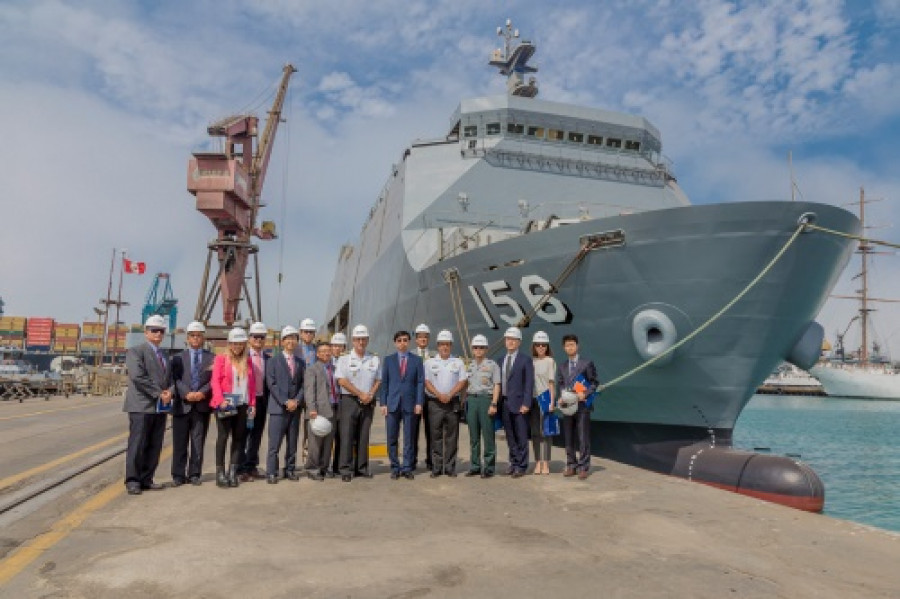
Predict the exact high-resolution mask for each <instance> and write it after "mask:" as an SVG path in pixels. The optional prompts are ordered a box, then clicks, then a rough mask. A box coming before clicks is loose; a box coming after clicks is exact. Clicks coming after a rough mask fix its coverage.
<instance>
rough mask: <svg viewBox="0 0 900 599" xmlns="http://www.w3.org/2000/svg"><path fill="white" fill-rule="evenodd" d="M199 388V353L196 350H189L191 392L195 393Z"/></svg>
mask: <svg viewBox="0 0 900 599" xmlns="http://www.w3.org/2000/svg"><path fill="white" fill-rule="evenodd" d="M199 388H200V352H199V351H198V350H196V349H192V350H191V390H192V391H196V390H197V389H199Z"/></svg>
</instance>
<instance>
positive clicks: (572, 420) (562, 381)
mask: <svg viewBox="0 0 900 599" xmlns="http://www.w3.org/2000/svg"><path fill="white" fill-rule="evenodd" d="M562 344H563V350H564V351H565V352H566V361H565V362H560V363H559V365H558V366H557V367H556V388H557V389H560V392H562V390H567V391H574V392H575V395H576V396H577V397H578V409H577V410H576V411H575V413H574V414H572V415H571V416H563V421H562V429H563V439H565V443H566V469H565V471H564V472H563V476H575V475H576V474H577V475H578V478H579V479H581V480H584V479H586V478H587V477H588V476H589V475H590V472H591V410H592V409H593V408H594V404H593V399H594V393H595V392H596V390H597V389H598V387H599V382H598V381H597V368H596V367H595V366H594V362H593V361H592V360H588V359H586V358H582V357H581V356H579V355H578V336H577V335H573V334H568V335H563V338H562Z"/></svg>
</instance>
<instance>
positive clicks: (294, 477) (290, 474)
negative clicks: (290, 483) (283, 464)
mask: <svg viewBox="0 0 900 599" xmlns="http://www.w3.org/2000/svg"><path fill="white" fill-rule="evenodd" d="M284 477H285V478H286V479H288V480H300V475H299V474H297V473H296V472H286V473H285V475H284Z"/></svg>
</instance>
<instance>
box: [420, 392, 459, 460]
mask: <svg viewBox="0 0 900 599" xmlns="http://www.w3.org/2000/svg"><path fill="white" fill-rule="evenodd" d="M425 411H426V413H427V414H428V425H429V427H430V428H429V430H428V433H429V437H431V471H432V472H438V473H443V474H452V473H453V472H455V471H456V453H457V450H458V449H459V398H458V397H454V398H453V399H451V400H450V403H441V402H439V401H438V400H436V399H433V398H431V397H429V398H428V400H427V402H426V405H425Z"/></svg>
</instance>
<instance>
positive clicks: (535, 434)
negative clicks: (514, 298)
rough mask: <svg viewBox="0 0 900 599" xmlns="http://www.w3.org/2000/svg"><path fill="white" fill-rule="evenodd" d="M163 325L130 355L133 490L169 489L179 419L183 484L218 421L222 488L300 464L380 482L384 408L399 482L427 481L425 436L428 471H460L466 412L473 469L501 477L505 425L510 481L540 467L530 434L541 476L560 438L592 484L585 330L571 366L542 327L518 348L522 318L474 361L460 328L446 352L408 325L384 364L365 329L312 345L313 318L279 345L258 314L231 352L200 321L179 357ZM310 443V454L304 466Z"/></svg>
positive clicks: (574, 471)
mask: <svg viewBox="0 0 900 599" xmlns="http://www.w3.org/2000/svg"><path fill="white" fill-rule="evenodd" d="M165 331H166V324H165V320H164V319H163V318H162V317H161V316H150V317H149V318H148V319H147V321H146V322H145V323H144V335H145V337H146V342H145V343H143V344H141V345H139V346H136V347H133V348H130V349H129V350H128V352H127V354H126V367H127V369H128V378H129V384H128V389H127V391H126V394H125V406H124V411H125V412H127V413H128V416H129V436H128V448H127V454H126V471H125V485H126V488H127V491H128V493H129V494H132V495H138V494H140V493H142V492H143V491H144V490H150V489H161V488H163V485H161V484H159V483H157V482H156V481H155V480H154V476H155V472H156V468H157V466H158V464H159V457H160V452H161V449H162V444H163V438H164V435H165V429H166V422H167V418H168V415H169V414H171V415H172V448H173V454H172V484H173V485H174V486H181V485H183V484H186V483H191V484H193V485H200V484H201V483H202V480H201V473H202V470H203V450H204V446H205V444H206V437H207V433H208V430H209V424H210V420H211V419H213V418H214V419H215V421H216V428H217V437H216V455H215V461H216V484H217V485H218V486H220V487H222V488H229V487H236V486H238V485H239V484H240V483H241V482H250V481H253V480H256V479H265V480H266V481H267V482H268V483H270V484H277V483H278V481H279V480H280V479H282V480H283V479H288V480H298V479H299V478H300V474H299V471H300V470H301V469H302V470H305V471H306V474H307V476H308V477H309V478H311V479H314V480H324V479H325V478H335V477H340V479H341V480H342V481H344V482H351V481H352V480H353V479H354V478H356V477H366V478H371V476H372V472H371V468H370V465H369V431H370V429H371V426H372V421H373V418H374V415H375V410H376V407H380V412H381V415H382V416H383V417H384V418H385V428H386V432H387V449H388V458H389V460H390V469H391V478H392V479H399V478H407V479H413V478H414V477H415V471H416V469H417V467H418V457H419V439H420V436H424V438H425V466H426V467H427V469H428V471H429V473H430V476H431V477H432V478H435V477H438V476H451V477H455V476H457V471H456V470H457V455H458V438H459V426H460V422H461V420H464V421H465V422H466V423H467V425H468V427H469V434H470V466H469V470H468V471H467V472H466V476H480V477H482V478H490V477H492V476H494V474H495V469H496V461H497V460H496V458H497V446H496V441H495V433H496V431H497V430H498V429H499V428H501V427H502V428H503V429H504V430H505V433H506V440H507V444H508V446H509V470H508V472H507V474H509V475H510V476H511V477H513V478H519V477H522V476H523V475H525V473H526V472H527V470H528V464H529V448H528V442H529V439H531V441H532V444H533V449H534V460H535V468H534V470H533V473H534V474H550V446H551V443H552V437H553V436H554V435H557V434H562V435H563V438H564V441H565V448H566V467H565V470H564V472H563V475H564V476H567V477H570V476H577V477H578V478H580V479H585V478H587V477H588V476H589V474H590V459H591V445H590V412H591V410H592V408H593V399H594V397H595V396H596V395H597V393H598V391H599V387H600V385H599V383H598V380H597V371H596V368H595V366H594V363H593V362H592V361H591V360H590V359H588V358H585V357H584V356H581V355H579V353H578V337H577V336H576V335H574V334H567V335H565V336H563V338H562V349H563V351H564V352H565V361H564V362H561V363H560V364H559V365H557V363H556V362H555V360H554V358H553V356H552V354H553V352H552V349H551V347H550V340H549V336H548V335H547V334H546V333H545V332H543V331H538V332H537V333H535V334H534V337H533V339H532V349H531V356H528V355H526V354H525V353H524V352H522V351H520V346H521V344H522V332H521V330H520V329H519V328H516V327H510V328H509V329H507V330H506V332H505V334H504V337H503V341H504V345H505V353H503V355H502V357H501V358H500V360H499V363H498V362H495V361H493V360H491V359H490V358H488V357H487V356H486V354H487V351H488V341H487V339H486V338H485V336H484V335H476V336H475V337H474V338H473V339H472V341H471V349H472V354H473V356H474V358H473V359H472V360H471V361H469V363H468V364H466V363H465V362H464V361H463V360H462V359H460V358H458V357H455V356H453V355H452V352H453V343H454V340H453V334H452V333H451V332H450V331H447V330H443V331H440V332H439V333H438V334H437V336H436V345H437V351H436V352H434V351H432V350H430V349H429V344H430V340H431V331H430V329H429V327H428V326H427V325H424V324H421V325H419V326H418V327H416V329H415V332H414V334H413V335H410V333H409V332H407V331H397V332H396V333H395V334H394V338H393V341H394V346H395V348H396V352H394V353H391V354H390V355H388V356H386V357H385V358H384V359H380V358H379V357H378V356H377V355H375V354H373V353H371V352H369V351H368V350H367V347H368V344H369V332H368V329H367V328H366V327H365V326H364V325H357V326H355V327H354V328H353V330H352V333H351V347H350V348H349V350H348V348H347V339H346V337H345V335H343V334H342V333H335V334H334V335H333V336H332V337H331V339H330V341H324V340H321V341H318V342H314V339H315V331H316V326H315V322H314V321H313V320H312V319H309V318H307V319H304V320H303V321H302V322H301V323H300V327H299V329H297V328H294V327H293V326H286V327H284V328H283V329H282V331H281V338H280V346H281V347H280V348H271V349H267V348H266V347H265V344H266V336H267V333H268V329H267V327H266V326H265V325H264V324H263V323H259V322H257V323H254V324H253V325H251V326H250V327H249V330H248V331H245V330H244V329H242V328H234V329H232V330H231V331H230V332H229V333H228V346H227V350H226V351H225V352H223V353H221V354H220V355H213V353H212V352H210V351H208V350H207V349H205V345H206V338H205V334H206V329H205V327H204V325H203V323H201V322H192V323H190V324H189V325H188V327H187V329H186V333H187V348H186V349H184V350H183V351H181V352H180V353H178V354H176V355H174V356H171V358H170V357H169V356H167V355H166V353H165V352H164V351H163V350H162V349H161V347H160V343H161V341H162V339H163V336H164V335H165ZM411 342H414V345H413V346H412V347H411ZM557 408H560V410H561V412H562V416H561V417H560V416H559V414H558V413H557ZM263 431H267V435H268V436H267V439H268V450H267V454H266V456H265V458H266V459H265V464H264V470H262V469H261V465H260V457H259V450H260V446H261V443H262V436H263ZM401 431H402V447H401V444H400V439H401V434H400V433H401ZM420 431H424V435H422V434H420ZM282 447H284V452H283V455H282ZM298 452H299V453H300V455H301V459H303V457H302V456H305V463H304V464H303V465H302V467H298V464H297V461H298ZM226 458H227V459H226Z"/></svg>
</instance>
